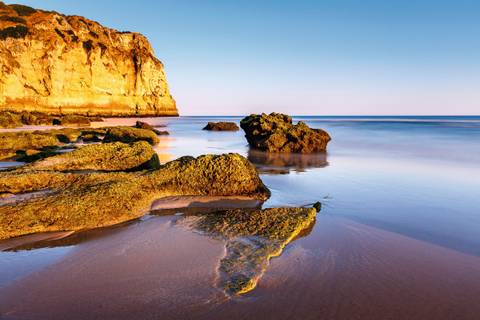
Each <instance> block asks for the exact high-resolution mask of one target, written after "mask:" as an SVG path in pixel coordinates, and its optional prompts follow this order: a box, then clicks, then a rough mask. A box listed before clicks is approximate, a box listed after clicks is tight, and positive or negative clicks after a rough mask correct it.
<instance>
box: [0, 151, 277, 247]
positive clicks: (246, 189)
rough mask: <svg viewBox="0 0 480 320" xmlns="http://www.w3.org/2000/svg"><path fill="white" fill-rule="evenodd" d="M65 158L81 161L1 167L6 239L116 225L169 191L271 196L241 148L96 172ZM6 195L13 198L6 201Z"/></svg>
mask: <svg viewBox="0 0 480 320" xmlns="http://www.w3.org/2000/svg"><path fill="white" fill-rule="evenodd" d="M61 160H62V167H65V166H67V165H68V162H69V161H70V163H72V165H73V162H72V161H75V163H74V167H75V169H76V170H75V171H74V172H63V171H43V170H37V168H36V167H35V164H34V165H32V166H29V167H26V168H19V169H16V170H13V171H7V172H0V240H2V239H8V238H12V237H17V236H21V235H27V234H31V233H36V232H51V231H77V230H84V229H92V228H98V227H105V226H111V225H114V224H118V223H121V222H125V221H128V220H132V219H135V218H138V217H140V216H142V215H143V214H145V213H146V212H147V211H148V210H149V209H150V207H151V204H152V202H153V201H154V200H155V199H159V198H163V197H169V196H181V195H189V196H191V195H194V196H195V195H198V196H245V197H251V198H252V199H259V200H266V199H267V198H268V197H269V196H270V192H269V190H268V189H267V188H266V187H265V185H264V184H263V182H262V180H261V179H260V177H259V176H258V172H257V170H256V169H255V167H254V166H253V165H252V164H251V163H250V162H248V160H247V159H245V158H244V157H242V156H240V155H239V154H224V155H204V156H200V157H197V158H193V157H182V158H179V159H177V160H174V161H171V162H168V163H166V164H164V165H162V166H160V168H159V169H157V170H150V171H137V172H125V171H120V172H98V171H95V172H91V170H90V169H91V165H90V164H89V163H88V162H86V161H77V160H74V158H73V157H62V158H61ZM48 164H51V163H48ZM104 164H108V163H104ZM113 164H114V165H115V166H116V164H115V163H113ZM103 169H105V167H103ZM29 192H36V193H34V194H31V195H30V198H28V199H26V200H25V199H21V200H19V201H15V195H18V194H22V193H29ZM2 197H3V198H5V197H7V198H8V197H10V198H11V199H10V200H9V201H8V202H6V203H2V201H1V200H2ZM12 197H13V199H12ZM22 200H23V201H22Z"/></svg>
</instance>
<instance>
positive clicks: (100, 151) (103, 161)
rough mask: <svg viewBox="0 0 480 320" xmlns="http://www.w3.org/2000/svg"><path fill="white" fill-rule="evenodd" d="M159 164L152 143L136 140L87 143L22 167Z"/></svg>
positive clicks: (101, 167) (125, 167)
mask: <svg viewBox="0 0 480 320" xmlns="http://www.w3.org/2000/svg"><path fill="white" fill-rule="evenodd" d="M159 166H160V162H159V160H158V156H157V154H156V153H155V151H154V150H153V148H152V146H151V145H150V144H148V143H147V142H146V141H138V142H134V143H131V144H126V143H122V142H113V143H102V144H94V145H87V146H83V147H80V148H78V149H76V150H74V151H72V152H68V153H62V154H59V155H56V156H53V157H49V158H47V159H43V160H40V161H37V162H34V163H32V164H31V165H28V166H26V167H23V169H28V170H30V169H33V170H49V171H72V170H100V171H125V170H144V169H158V168H159Z"/></svg>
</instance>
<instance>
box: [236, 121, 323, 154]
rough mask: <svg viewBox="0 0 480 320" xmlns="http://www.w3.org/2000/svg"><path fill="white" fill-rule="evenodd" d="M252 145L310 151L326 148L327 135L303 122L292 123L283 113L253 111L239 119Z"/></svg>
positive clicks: (291, 150)
mask: <svg viewBox="0 0 480 320" xmlns="http://www.w3.org/2000/svg"><path fill="white" fill-rule="evenodd" d="M240 127H241V128H242V129H243V130H244V131H245V137H246V138H247V141H248V143H249V144H250V146H251V147H252V148H255V149H258V150H262V151H267V152H297V153H313V152H321V151H325V150H326V149H327V143H328V142H329V141H330V140H331V138H330V135H329V134H328V133H327V132H325V131H323V130H322V129H312V128H310V127H309V126H307V125H306V124H305V123H304V122H302V121H299V122H298V123H297V124H293V123H292V118H291V117H290V116H288V115H286V114H281V113H275V112H273V113H270V114H268V115H267V114H265V113H262V114H252V115H250V116H248V117H245V118H244V119H242V121H240Z"/></svg>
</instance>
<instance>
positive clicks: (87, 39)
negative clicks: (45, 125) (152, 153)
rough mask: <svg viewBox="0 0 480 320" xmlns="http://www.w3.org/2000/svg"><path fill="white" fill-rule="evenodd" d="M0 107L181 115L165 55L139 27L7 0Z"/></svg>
mask: <svg viewBox="0 0 480 320" xmlns="http://www.w3.org/2000/svg"><path fill="white" fill-rule="evenodd" d="M0 69H1V74H0V110H11V111H23V110H26V111H39V112H45V113H50V114H85V115H100V116H130V115H132V116H133V115H141V116H146V115H152V116H153V115H172V116H173V115H178V113H177V109H176V106H175V100H174V99H173V98H172V96H171V95H170V92H169V89H168V84H167V81H166V78H165V71H164V69H163V65H162V63H161V62H160V61H159V60H158V59H157V58H155V56H154V53H153V50H152V48H151V46H150V43H149V42H148V40H147V39H146V38H145V37H144V36H142V35H141V34H139V33H133V32H119V31H116V30H113V29H109V28H105V27H103V26H102V25H100V24H99V23H97V22H94V21H91V20H88V19H85V18H83V17H80V16H64V15H61V14H59V13H56V12H46V11H41V10H35V9H32V8H29V7H25V6H19V5H5V4H3V3H2V2H0Z"/></svg>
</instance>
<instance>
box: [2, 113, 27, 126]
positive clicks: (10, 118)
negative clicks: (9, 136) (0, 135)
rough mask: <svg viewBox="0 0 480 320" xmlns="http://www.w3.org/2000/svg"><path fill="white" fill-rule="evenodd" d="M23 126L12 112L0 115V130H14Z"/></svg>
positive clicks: (18, 117) (20, 120)
mask: <svg viewBox="0 0 480 320" xmlns="http://www.w3.org/2000/svg"><path fill="white" fill-rule="evenodd" d="M22 125H23V123H22V119H21V117H20V116H19V115H18V114H16V113H12V112H1V113H0V128H16V127H21V126H22Z"/></svg>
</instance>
